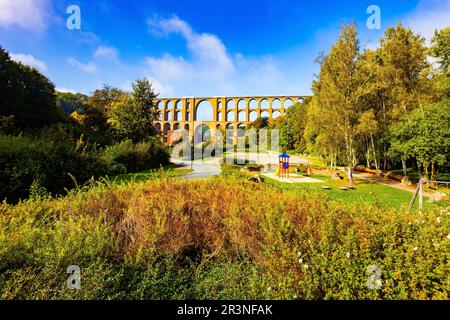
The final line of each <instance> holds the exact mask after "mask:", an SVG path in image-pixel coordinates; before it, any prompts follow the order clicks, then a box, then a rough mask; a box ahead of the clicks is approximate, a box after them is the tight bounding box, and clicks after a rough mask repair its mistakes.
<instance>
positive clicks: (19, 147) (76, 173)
mask: <svg viewBox="0 0 450 320" xmlns="http://www.w3.org/2000/svg"><path fill="white" fill-rule="evenodd" d="M69 174H71V175H72V176H73V177H74V178H75V179H76V181H77V182H78V183H84V182H85V181H88V180H89V179H90V178H91V177H92V176H94V177H98V176H101V175H104V174H106V165H105V164H104V163H103V162H102V161H101V160H100V159H99V157H98V156H97V155H96V154H95V153H89V152H82V151H77V150H76V148H75V145H74V143H73V142H72V140H71V137H70V136H69V135H67V134H66V133H65V132H64V131H61V130H57V129H54V130H48V131H46V132H44V133H42V135H41V136H40V137H29V136H5V135H0V197H1V198H2V199H5V198H6V199H7V200H8V201H12V202H16V201H17V200H19V199H25V198H27V197H28V195H29V193H30V188H31V186H32V185H33V183H34V184H35V185H39V188H41V189H42V188H44V189H46V190H47V191H48V192H49V193H51V194H54V195H56V194H62V193H63V192H64V188H72V187H74V186H75V185H74V181H73V179H72V178H71V177H70V175H69Z"/></svg>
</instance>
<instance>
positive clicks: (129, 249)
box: [0, 178, 450, 299]
mask: <svg viewBox="0 0 450 320" xmlns="http://www.w3.org/2000/svg"><path fill="white" fill-rule="evenodd" d="M449 229H450V219H449V211H448V210H444V209H440V210H436V211H430V212H427V213H425V214H423V215H422V216H417V215H412V214H407V213H404V212H401V211H400V212H399V211H396V210H394V209H392V210H385V209H383V210H382V209H376V208H373V207H365V206H359V205H351V206H350V205H346V206H344V205H342V204H337V203H331V202H330V203H327V202H325V201H323V200H322V199H320V198H319V196H317V195H314V196H311V195H306V194H298V193H294V192H289V191H286V190H284V191H283V190H281V189H277V188H276V187H273V186H267V185H261V184H252V183H249V182H245V181H242V180H233V179H221V178H217V179H211V180H206V181H178V180H171V179H163V180H157V181H150V182H146V183H135V184H131V185H128V186H125V185H123V186H98V187H96V188H92V189H91V190H90V191H88V192H78V193H72V194H71V195H69V196H67V197H65V198H61V199H57V200H43V201H28V202H23V203H20V204H18V205H17V206H15V207H11V206H8V205H6V204H4V205H3V206H2V207H1V210H0V244H1V246H0V247H1V249H0V258H1V260H0V261H2V263H0V274H2V276H3V279H6V280H7V285H6V286H5V287H3V288H2V286H1V285H0V293H1V292H2V291H3V296H4V297H7V298H8V297H17V294H16V293H14V294H13V293H11V290H12V289H11V288H12V286H13V285H15V284H17V281H18V280H17V279H16V280H14V279H12V278H11V272H13V271H14V270H20V272H22V273H23V274H24V275H23V276H25V275H29V273H30V272H31V271H30V268H37V270H41V271H34V272H43V271H42V268H44V269H45V268H47V267H48V266H49V265H52V266H55V265H56V266H67V265H69V264H78V265H83V264H84V265H86V266H87V268H88V269H89V266H91V265H93V264H96V263H99V262H98V261H99V260H98V259H100V264H101V263H105V264H117V265H124V264H131V265H132V266H134V267H133V268H144V269H145V270H146V271H145V272H146V273H145V274H147V272H149V270H150V269H151V270H153V269H152V268H155V264H154V263H155V261H156V262H158V261H162V260H161V259H169V260H170V262H168V263H169V267H167V269H168V270H169V269H170V270H172V269H173V270H177V271H176V272H181V271H180V270H188V269H189V270H191V271H189V272H193V273H194V275H193V277H194V278H193V279H191V278H189V281H193V282H194V284H193V287H196V286H198V288H202V291H204V290H205V286H206V288H209V289H211V286H213V287H214V290H212V289H211V290H212V291H211V293H210V295H208V296H207V298H217V297H224V298H235V297H237V296H238V297H241V298H242V295H244V296H243V297H244V298H275V299H292V298H295V297H297V298H306V299H322V298H327V299H328V298H335V299H358V298H359V299H361V298H363V299H379V298H385V299H392V298H401V299H408V298H415V299H428V298H440V299H447V298H448V291H449V285H450V284H449V261H448V256H447V255H448V252H449V251H450V250H449V249H450V239H448V238H447V234H448V230H449ZM155 259H156V260H155ZM299 259H303V260H301V261H299ZM223 263H225V264H226V267H224V266H223ZM242 263H244V265H246V267H245V268H244V267H242V265H243V264H242ZM371 264H376V265H378V266H380V268H381V269H382V275H383V288H382V289H381V290H378V291H376V290H369V289H368V288H367V286H366V282H367V275H366V273H365V272H366V269H367V267H368V266H369V265H371ZM205 266H208V267H205ZM203 267H205V268H206V270H204V271H202V272H201V273H200V274H198V273H197V272H200V271H199V270H203V269H202V268H203ZM191 268H194V269H191ZM211 268H212V270H216V271H214V272H216V273H214V274H216V275H215V278H214V279H215V280H217V279H218V278H217V277H219V278H220V277H232V278H231V279H232V280H230V279H229V278H226V279H222V278H220V279H221V281H220V283H222V284H221V287H220V288H222V289H220V288H216V286H217V284H214V285H213V284H211V283H210V282H209V281H212V280H211V279H208V280H205V279H206V278H205V277H206V275H207V273H209V272H212V271H211ZM234 268H236V269H234ZM24 270H27V271H24ZM32 270H34V269H32ZM193 270H194V271H193ZM217 270H219V271H217ZM230 270H235V272H236V274H234V273H233V274H232V275H230V274H229V273H230V272H231V271H230ZM110 272H111V273H105V275H104V277H105V279H115V278H114V277H115V276H117V274H115V273H114V272H115V271H110ZM122 272H123V271H122ZM189 272H187V273H189ZM233 272H234V271H233ZM249 274H251V275H253V276H252V277H253V278H252V277H250V275H249ZM122 276H124V275H123V274H122ZM141 276H142V274H141V273H138V274H137V275H135V276H134V278H133V279H134V280H133V281H137V282H139V286H141V285H144V284H143V280H142V281H141V280H139V279H141V278H140V277H141ZM155 277H156V276H155ZM188 277H190V275H189V276H188ZM152 279H154V278H152ZM199 279H203V280H199ZM214 279H213V280H214ZM245 279H247V282H246V283H245V284H242V282H243V281H244V280H245ZM215 280H214V281H215ZM222 280H224V281H222ZM34 281H36V280H34ZM46 281H48V280H46ZM105 281H106V280H105ZM111 281H112V280H111ZM121 281H123V279H122V280H121ZM155 281H156V280H155ZM196 281H200V282H199V283H197V284H195V282H196ZM205 281H208V282H207V283H206V284H205ZM217 281H218V280H217ZM227 281H230V283H231V284H233V283H234V284H235V286H236V288H235V289H233V288H234V287H232V288H228V289H227V290H225V289H224V288H223V286H224V284H223V283H224V282H225V283H226V282H227ZM236 281H237V282H239V283H241V284H240V285H239V286H238V285H237V284H236ZM0 282H1V278H0ZM244 282H245V281H244ZM120 283H122V282H120ZM214 283H216V282H214ZM121 285H122V284H121ZM163 285H164V286H167V287H169V288H170V290H175V291H176V293H177V295H176V297H179V294H180V292H179V291H177V290H178V288H177V287H173V282H170V281H168V282H164V283H163ZM242 286H243V287H244V288H243V287H242ZM102 288H103V287H102ZM121 288H122V287H121ZM127 288H128V287H127ZM127 288H125V289H123V288H122V289H121V290H123V296H124V297H130V292H129V290H131V289H130V288H128V289H127ZM36 290H38V289H36ZM52 290H53V291H52V292H53V294H54V295H51V296H50V297H55V298H60V297H62V296H63V297H67V294H68V293H67V292H65V291H64V290H63V291H58V290H56V291H55V289H54V288H53V289H52ZM92 290H94V289H92ZM98 290H100V289H98ZM102 290H107V291H108V290H109V292H108V293H109V294H114V293H115V292H114V290H115V289H111V287H109V289H108V288H103V289H102ZM127 290H128V291H127ZM179 290H187V289H182V288H181V287H180V289H179ZM199 290H200V289H199ZM221 290H222V291H221ZM224 290H225V291H224ZM234 290H235V291H234ZM38 291H39V290H38ZM95 292H96V293H91V295H88V297H95V298H98V297H103V294H104V292H103V291H102V294H99V293H98V292H97V291H95ZM143 292H146V291H143ZM189 292H190V293H189V294H190V295H188V297H191V298H192V297H194V298H197V297H204V296H202V295H201V294H200V293H199V292H191V291H189ZM208 292H209V291H208ZM221 292H222V294H221ZM224 292H226V294H225V293H224ZM22 294H23V295H24V296H29V295H31V296H34V293H33V292H31V293H26V294H24V293H22ZM239 294H241V295H239ZM19 296H20V295H19ZM113 296H114V295H113ZM45 297H48V296H47V295H45ZM75 297H76V296H75ZM139 297H140V298H149V297H151V296H149V295H148V292H147V293H146V294H144V293H142V295H140V296H139ZM170 297H173V296H170ZM182 297H183V295H182Z"/></svg>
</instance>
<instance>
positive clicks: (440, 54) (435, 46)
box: [430, 27, 450, 100]
mask: <svg viewBox="0 0 450 320" xmlns="http://www.w3.org/2000/svg"><path fill="white" fill-rule="evenodd" d="M431 44H432V46H431V48H430V54H431V56H432V57H434V58H436V59H437V62H438V63H439V67H438V68H437V70H436V71H435V72H434V74H433V87H434V89H435V92H436V99H437V100H439V99H442V98H447V99H450V27H448V28H445V29H443V30H440V31H438V30H436V32H435V35H434V37H433V39H432V40H431Z"/></svg>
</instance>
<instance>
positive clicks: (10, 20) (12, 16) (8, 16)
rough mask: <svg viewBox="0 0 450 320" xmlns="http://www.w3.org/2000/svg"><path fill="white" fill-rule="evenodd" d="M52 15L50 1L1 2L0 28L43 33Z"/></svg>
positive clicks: (16, 0)
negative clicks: (15, 28) (14, 27)
mask: <svg viewBox="0 0 450 320" xmlns="http://www.w3.org/2000/svg"><path fill="white" fill-rule="evenodd" d="M51 15H52V6H51V2H50V0H0V26H3V27H7V28H9V27H13V26H18V27H21V28H24V29H27V30H30V31H42V30H45V29H46V28H47V26H48V22H49V20H50V17H51Z"/></svg>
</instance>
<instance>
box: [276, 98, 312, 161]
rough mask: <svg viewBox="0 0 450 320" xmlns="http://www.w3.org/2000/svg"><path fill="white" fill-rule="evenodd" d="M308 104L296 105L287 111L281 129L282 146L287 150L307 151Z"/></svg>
mask: <svg viewBox="0 0 450 320" xmlns="http://www.w3.org/2000/svg"><path fill="white" fill-rule="evenodd" d="M307 110H308V105H307V104H306V103H299V104H295V105H293V106H292V107H290V108H289V109H288V110H287V111H286V116H285V117H284V121H283V122H282V124H281V127H280V135H281V137H280V138H281V145H282V146H283V147H284V148H286V149H287V150H295V151H296V152H298V153H303V152H304V151H305V150H306V141H305V127H306V124H307Z"/></svg>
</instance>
